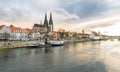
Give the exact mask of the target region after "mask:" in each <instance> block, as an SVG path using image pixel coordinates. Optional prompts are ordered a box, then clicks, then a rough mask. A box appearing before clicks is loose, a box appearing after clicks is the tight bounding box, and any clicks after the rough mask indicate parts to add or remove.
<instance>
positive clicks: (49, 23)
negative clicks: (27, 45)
mask: <svg viewBox="0 0 120 72" xmlns="http://www.w3.org/2000/svg"><path fill="white" fill-rule="evenodd" d="M33 30H34V31H35V33H38V34H40V35H42V36H45V34H46V33H47V34H51V33H52V32H53V31H54V27H53V19H52V13H50V18H49V20H48V19H47V14H46V13H45V19H44V23H42V22H41V23H40V24H34V25H33ZM38 38H39V36H38Z"/></svg>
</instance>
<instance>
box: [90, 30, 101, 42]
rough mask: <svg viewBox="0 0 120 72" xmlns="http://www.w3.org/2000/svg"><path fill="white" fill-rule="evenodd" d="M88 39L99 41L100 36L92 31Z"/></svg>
mask: <svg viewBox="0 0 120 72" xmlns="http://www.w3.org/2000/svg"><path fill="white" fill-rule="evenodd" d="M90 39H92V40H100V39H101V35H100V33H97V32H94V31H92V32H91V34H90Z"/></svg>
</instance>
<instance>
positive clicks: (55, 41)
mask: <svg viewBox="0 0 120 72" xmlns="http://www.w3.org/2000/svg"><path fill="white" fill-rule="evenodd" d="M48 43H49V44H50V45H52V46H62V45H64V41H63V40H50V41H48Z"/></svg>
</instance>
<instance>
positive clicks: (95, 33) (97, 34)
mask: <svg viewBox="0 0 120 72" xmlns="http://www.w3.org/2000/svg"><path fill="white" fill-rule="evenodd" d="M92 32H93V33H94V35H95V36H100V34H99V33H97V32H95V31H92Z"/></svg>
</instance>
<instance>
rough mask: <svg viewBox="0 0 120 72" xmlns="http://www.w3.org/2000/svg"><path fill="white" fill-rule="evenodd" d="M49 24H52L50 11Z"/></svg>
mask: <svg viewBox="0 0 120 72" xmlns="http://www.w3.org/2000/svg"><path fill="white" fill-rule="evenodd" d="M49 25H53V20H52V14H51V13H50V19H49Z"/></svg>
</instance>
